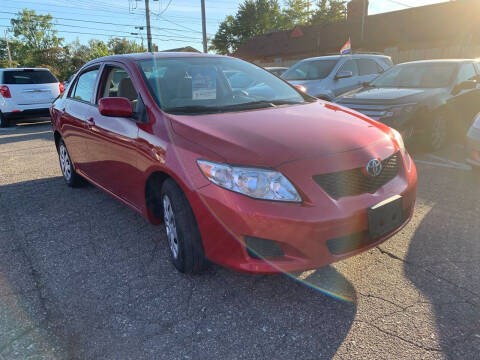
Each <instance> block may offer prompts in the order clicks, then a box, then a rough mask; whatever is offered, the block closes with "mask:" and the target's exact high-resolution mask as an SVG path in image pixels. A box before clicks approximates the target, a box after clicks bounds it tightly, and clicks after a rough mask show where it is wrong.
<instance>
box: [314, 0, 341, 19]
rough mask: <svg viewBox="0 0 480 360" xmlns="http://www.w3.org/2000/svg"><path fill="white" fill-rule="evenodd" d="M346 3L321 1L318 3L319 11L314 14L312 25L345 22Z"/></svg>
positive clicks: (332, 0)
mask: <svg viewBox="0 0 480 360" xmlns="http://www.w3.org/2000/svg"><path fill="white" fill-rule="evenodd" d="M346 3H347V2H346V1H344V0H330V1H327V0H319V1H317V10H316V11H315V12H314V13H313V14H312V17H311V18H310V23H311V24H313V25H316V24H329V23H333V22H337V21H341V20H345V14H346V6H347V5H346Z"/></svg>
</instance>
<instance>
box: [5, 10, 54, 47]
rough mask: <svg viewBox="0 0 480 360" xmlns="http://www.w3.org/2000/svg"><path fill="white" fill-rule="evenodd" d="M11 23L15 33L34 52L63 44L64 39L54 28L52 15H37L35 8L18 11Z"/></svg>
mask: <svg viewBox="0 0 480 360" xmlns="http://www.w3.org/2000/svg"><path fill="white" fill-rule="evenodd" d="M10 23H11V24H12V28H13V35H14V36H15V37H16V38H17V39H18V40H20V41H21V42H22V43H23V44H24V46H25V47H26V48H28V49H29V50H31V51H33V52H39V51H43V50H46V49H49V48H52V47H58V46H60V45H61V44H62V41H63V39H62V38H60V37H58V36H57V31H56V30H55V29H54V28H53V26H54V24H53V18H52V16H51V15H37V14H36V13H35V10H27V9H23V10H22V11H19V12H18V14H17V18H16V19H11V20H10Z"/></svg>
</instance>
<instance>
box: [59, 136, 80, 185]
mask: <svg viewBox="0 0 480 360" xmlns="http://www.w3.org/2000/svg"><path fill="white" fill-rule="evenodd" d="M58 159H59V161H60V169H61V170H62V175H63V179H64V180H65V182H66V183H67V185H68V186H70V187H76V186H79V185H81V184H82V183H83V179H82V177H81V176H80V175H78V174H77V173H76V172H75V169H74V168H73V164H72V160H71V159H70V155H69V153H68V150H67V146H66V145H65V143H64V142H63V140H60V141H59V144H58Z"/></svg>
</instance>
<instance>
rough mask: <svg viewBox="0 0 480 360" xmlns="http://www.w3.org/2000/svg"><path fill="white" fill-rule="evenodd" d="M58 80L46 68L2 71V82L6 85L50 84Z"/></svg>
mask: <svg viewBox="0 0 480 360" xmlns="http://www.w3.org/2000/svg"><path fill="white" fill-rule="evenodd" d="M56 82H58V80H57V78H56V77H55V76H54V75H53V74H52V73H51V72H50V71H48V70H33V69H28V70H8V71H4V72H3V83H4V84H6V85H21V84H51V83H56Z"/></svg>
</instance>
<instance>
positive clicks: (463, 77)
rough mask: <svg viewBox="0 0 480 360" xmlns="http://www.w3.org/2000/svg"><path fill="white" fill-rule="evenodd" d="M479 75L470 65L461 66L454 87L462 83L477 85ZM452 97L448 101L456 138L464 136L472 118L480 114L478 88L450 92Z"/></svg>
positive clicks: (479, 93)
mask: <svg viewBox="0 0 480 360" xmlns="http://www.w3.org/2000/svg"><path fill="white" fill-rule="evenodd" d="M478 80H479V75H478V73H477V70H476V69H475V66H474V64H473V62H472V63H464V64H462V65H461V67H460V69H459V71H458V75H457V78H456V82H455V86H456V85H459V84H461V83H462V82H464V81H476V82H477V83H478ZM452 94H453V97H452V99H451V100H450V105H451V110H452V117H453V118H452V119H451V120H453V122H452V123H453V125H454V130H455V133H456V135H457V136H461V137H462V138H463V136H465V135H466V133H467V131H468V129H469V128H470V126H471V124H472V122H473V119H474V117H475V116H476V115H477V114H478V113H479V112H480V88H479V86H478V84H477V86H476V88H474V89H467V90H461V91H460V92H458V93H457V92H455V91H453V92H452Z"/></svg>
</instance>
